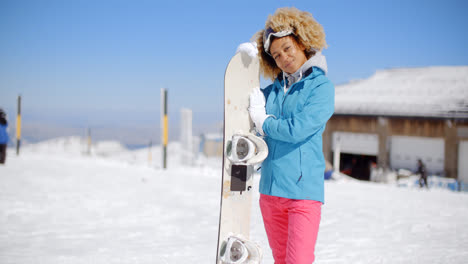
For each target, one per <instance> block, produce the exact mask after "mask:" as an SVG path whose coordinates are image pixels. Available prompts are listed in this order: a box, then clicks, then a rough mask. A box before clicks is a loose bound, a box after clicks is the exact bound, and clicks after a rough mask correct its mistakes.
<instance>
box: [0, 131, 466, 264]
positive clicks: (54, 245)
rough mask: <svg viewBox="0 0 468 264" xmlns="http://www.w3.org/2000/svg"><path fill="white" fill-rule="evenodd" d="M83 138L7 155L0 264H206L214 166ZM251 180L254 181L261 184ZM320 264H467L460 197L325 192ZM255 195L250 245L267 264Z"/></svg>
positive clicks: (1, 182) (175, 148)
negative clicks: (90, 145) (89, 147)
mask: <svg viewBox="0 0 468 264" xmlns="http://www.w3.org/2000/svg"><path fill="white" fill-rule="evenodd" d="M84 149H85V148H84V147H83V142H82V141H81V140H80V139H79V138H68V139H57V140H52V141H48V142H43V143H40V144H36V145H31V146H27V147H25V148H23V149H22V151H21V155H20V156H16V155H15V154H14V151H13V150H12V149H10V150H9V152H8V157H7V163H6V164H5V165H4V166H0V263H3V264H9V263H22V264H27V263H47V264H53V263H86V264H89V263H102V264H107V263H152V264H153V263H214V262H215V254H216V242H217V228H218V217H219V215H218V212H219V201H220V199H219V195H220V190H221V188H220V184H221V160H220V159H215V160H208V159H204V158H201V157H200V158H199V159H198V161H197V163H196V164H197V165H196V166H195V167H188V166H183V165H181V164H180V163H179V158H180V153H181V152H182V150H181V148H180V145H178V144H177V143H173V144H170V145H169V166H168V169H167V170H162V169H161V168H160V155H159V153H160V148H158V147H155V148H153V149H152V150H151V154H152V155H151V156H152V160H151V162H149V159H148V156H149V151H148V150H147V149H145V150H137V151H129V150H126V149H125V148H123V147H122V146H121V145H120V144H118V143H116V142H114V143H112V142H107V143H105V144H101V145H100V147H99V146H96V148H95V149H94V150H93V152H92V153H91V155H84V154H83V152H84V151H83V150H84ZM258 178H259V176H258V175H256V179H257V182H258ZM325 188H326V203H325V205H324V206H323V212H322V222H321V227H320V232H319V238H318V242H317V248H316V263H322V264H324V263H343V264H345V263H346V264H349V263H369V264H371V263H372V264H375V263H405V264H406V263H466V261H467V260H468V247H467V245H468V195H467V194H466V193H455V192H450V191H443V190H419V189H411V188H398V187H396V186H393V185H381V184H372V183H363V182H358V181H349V180H347V181H346V180H341V181H331V182H327V183H326V185H325ZM258 197H259V195H258V192H255V202H254V205H253V208H252V210H253V219H252V234H251V235H252V239H253V240H255V241H257V242H258V243H259V244H260V245H261V246H262V247H263V249H264V261H263V263H273V258H272V256H271V251H270V250H269V247H268V241H267V238H266V235H265V231H264V229H263V224H262V219H261V215H260V212H259V209H258Z"/></svg>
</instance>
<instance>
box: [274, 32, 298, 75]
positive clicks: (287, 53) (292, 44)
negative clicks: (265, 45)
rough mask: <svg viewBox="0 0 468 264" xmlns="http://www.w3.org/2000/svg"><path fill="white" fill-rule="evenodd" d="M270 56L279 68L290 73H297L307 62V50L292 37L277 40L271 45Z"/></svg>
mask: <svg viewBox="0 0 468 264" xmlns="http://www.w3.org/2000/svg"><path fill="white" fill-rule="evenodd" d="M270 54H271V56H272V57H273V59H274V60H275V62H276V65H278V67H279V68H280V69H281V70H282V71H284V72H286V73H288V74H291V73H295V72H296V71H297V70H298V69H299V68H300V67H301V66H302V65H303V64H304V63H305V62H306V61H307V57H306V54H305V48H304V47H303V46H302V45H300V44H299V43H297V41H296V40H295V39H294V37H292V36H286V37H282V38H275V39H274V40H273V42H272V43H271V47H270Z"/></svg>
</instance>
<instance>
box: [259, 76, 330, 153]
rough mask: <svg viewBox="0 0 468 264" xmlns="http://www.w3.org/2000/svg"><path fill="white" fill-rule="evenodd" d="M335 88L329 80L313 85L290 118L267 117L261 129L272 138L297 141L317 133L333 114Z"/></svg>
mask: <svg viewBox="0 0 468 264" xmlns="http://www.w3.org/2000/svg"><path fill="white" fill-rule="evenodd" d="M334 107H335V88H334V86H333V84H332V83H331V82H330V81H327V82H324V83H322V84H320V85H319V86H317V87H315V88H314V89H313V91H311V93H310V94H309V96H308V98H307V101H306V103H305V105H304V108H303V109H302V111H301V112H297V113H295V114H294V115H293V116H292V117H290V118H273V117H268V118H267V119H266V120H265V122H264V123H263V127H262V128H263V131H264V132H265V134H266V135H267V136H268V137H271V138H272V139H276V140H280V141H284V142H289V143H293V144H294V143H299V142H301V141H304V140H305V139H307V138H308V137H309V136H311V135H314V134H315V133H317V132H318V131H319V130H320V129H321V128H322V127H323V126H324V125H325V124H326V123H327V121H328V119H330V117H331V116H332V115H333V112H334Z"/></svg>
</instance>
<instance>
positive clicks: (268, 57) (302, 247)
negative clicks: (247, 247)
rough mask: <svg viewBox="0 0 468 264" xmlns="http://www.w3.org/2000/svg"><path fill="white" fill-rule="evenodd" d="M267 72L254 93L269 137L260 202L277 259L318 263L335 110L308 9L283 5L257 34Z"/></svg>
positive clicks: (321, 37)
mask: <svg viewBox="0 0 468 264" xmlns="http://www.w3.org/2000/svg"><path fill="white" fill-rule="evenodd" d="M256 43H257V47H258V52H259V58H260V68H261V72H262V74H263V75H264V77H265V78H269V79H271V80H272V81H273V83H272V84H271V85H269V86H268V87H266V88H265V89H263V91H260V89H256V90H255V91H254V92H253V93H252V94H251V95H250V107H249V112H250V116H251V118H252V120H253V121H254V123H255V126H256V128H257V131H258V132H259V133H260V134H262V135H264V136H265V138H264V139H265V141H266V142H267V144H268V150H269V155H268V157H267V159H266V160H265V161H264V162H263V164H262V172H261V180H260V208H261V211H262V216H263V221H264V225H265V230H266V233H267V236H268V241H269V244H270V247H271V249H272V252H273V257H274V259H275V263H277V264H278V263H294V264H298V263H309V264H310V263H313V262H314V258H315V255H314V249H315V242H316V240H317V234H318V228H319V224H320V215H321V206H322V203H323V202H324V186H323V185H324V170H325V160H324V157H323V152H322V133H323V131H324V129H325V125H326V122H327V121H328V119H329V118H330V117H331V116H332V114H333V111H334V94H335V91H334V86H333V84H332V83H331V82H330V81H329V80H328V79H327V77H325V74H326V73H327V65H326V61H325V57H324V56H323V55H322V54H321V52H320V51H321V50H322V49H323V48H325V47H326V42H325V33H324V31H323V28H322V26H321V25H320V24H319V23H317V22H316V21H315V20H314V18H313V17H312V15H311V14H310V13H308V12H304V11H300V10H298V9H296V8H280V9H278V10H277V11H276V12H275V14H273V15H272V16H269V17H268V19H267V21H266V25H265V29H264V30H261V31H260V32H258V33H257V35H256Z"/></svg>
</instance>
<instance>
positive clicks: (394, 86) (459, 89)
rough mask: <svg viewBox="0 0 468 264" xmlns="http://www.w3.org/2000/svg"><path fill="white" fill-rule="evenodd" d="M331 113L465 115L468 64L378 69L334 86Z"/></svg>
mask: <svg viewBox="0 0 468 264" xmlns="http://www.w3.org/2000/svg"><path fill="white" fill-rule="evenodd" d="M335 113H336V114H347V115H367V116H368V115H371V116H413V117H437V118H462V119H465V118H468V66H438V67H425V68H399V69H388V70H379V71H377V72H376V73H375V74H374V75H372V76H371V77H370V78H368V79H365V80H359V81H352V82H350V83H347V84H343V85H338V86H336V94H335Z"/></svg>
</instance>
